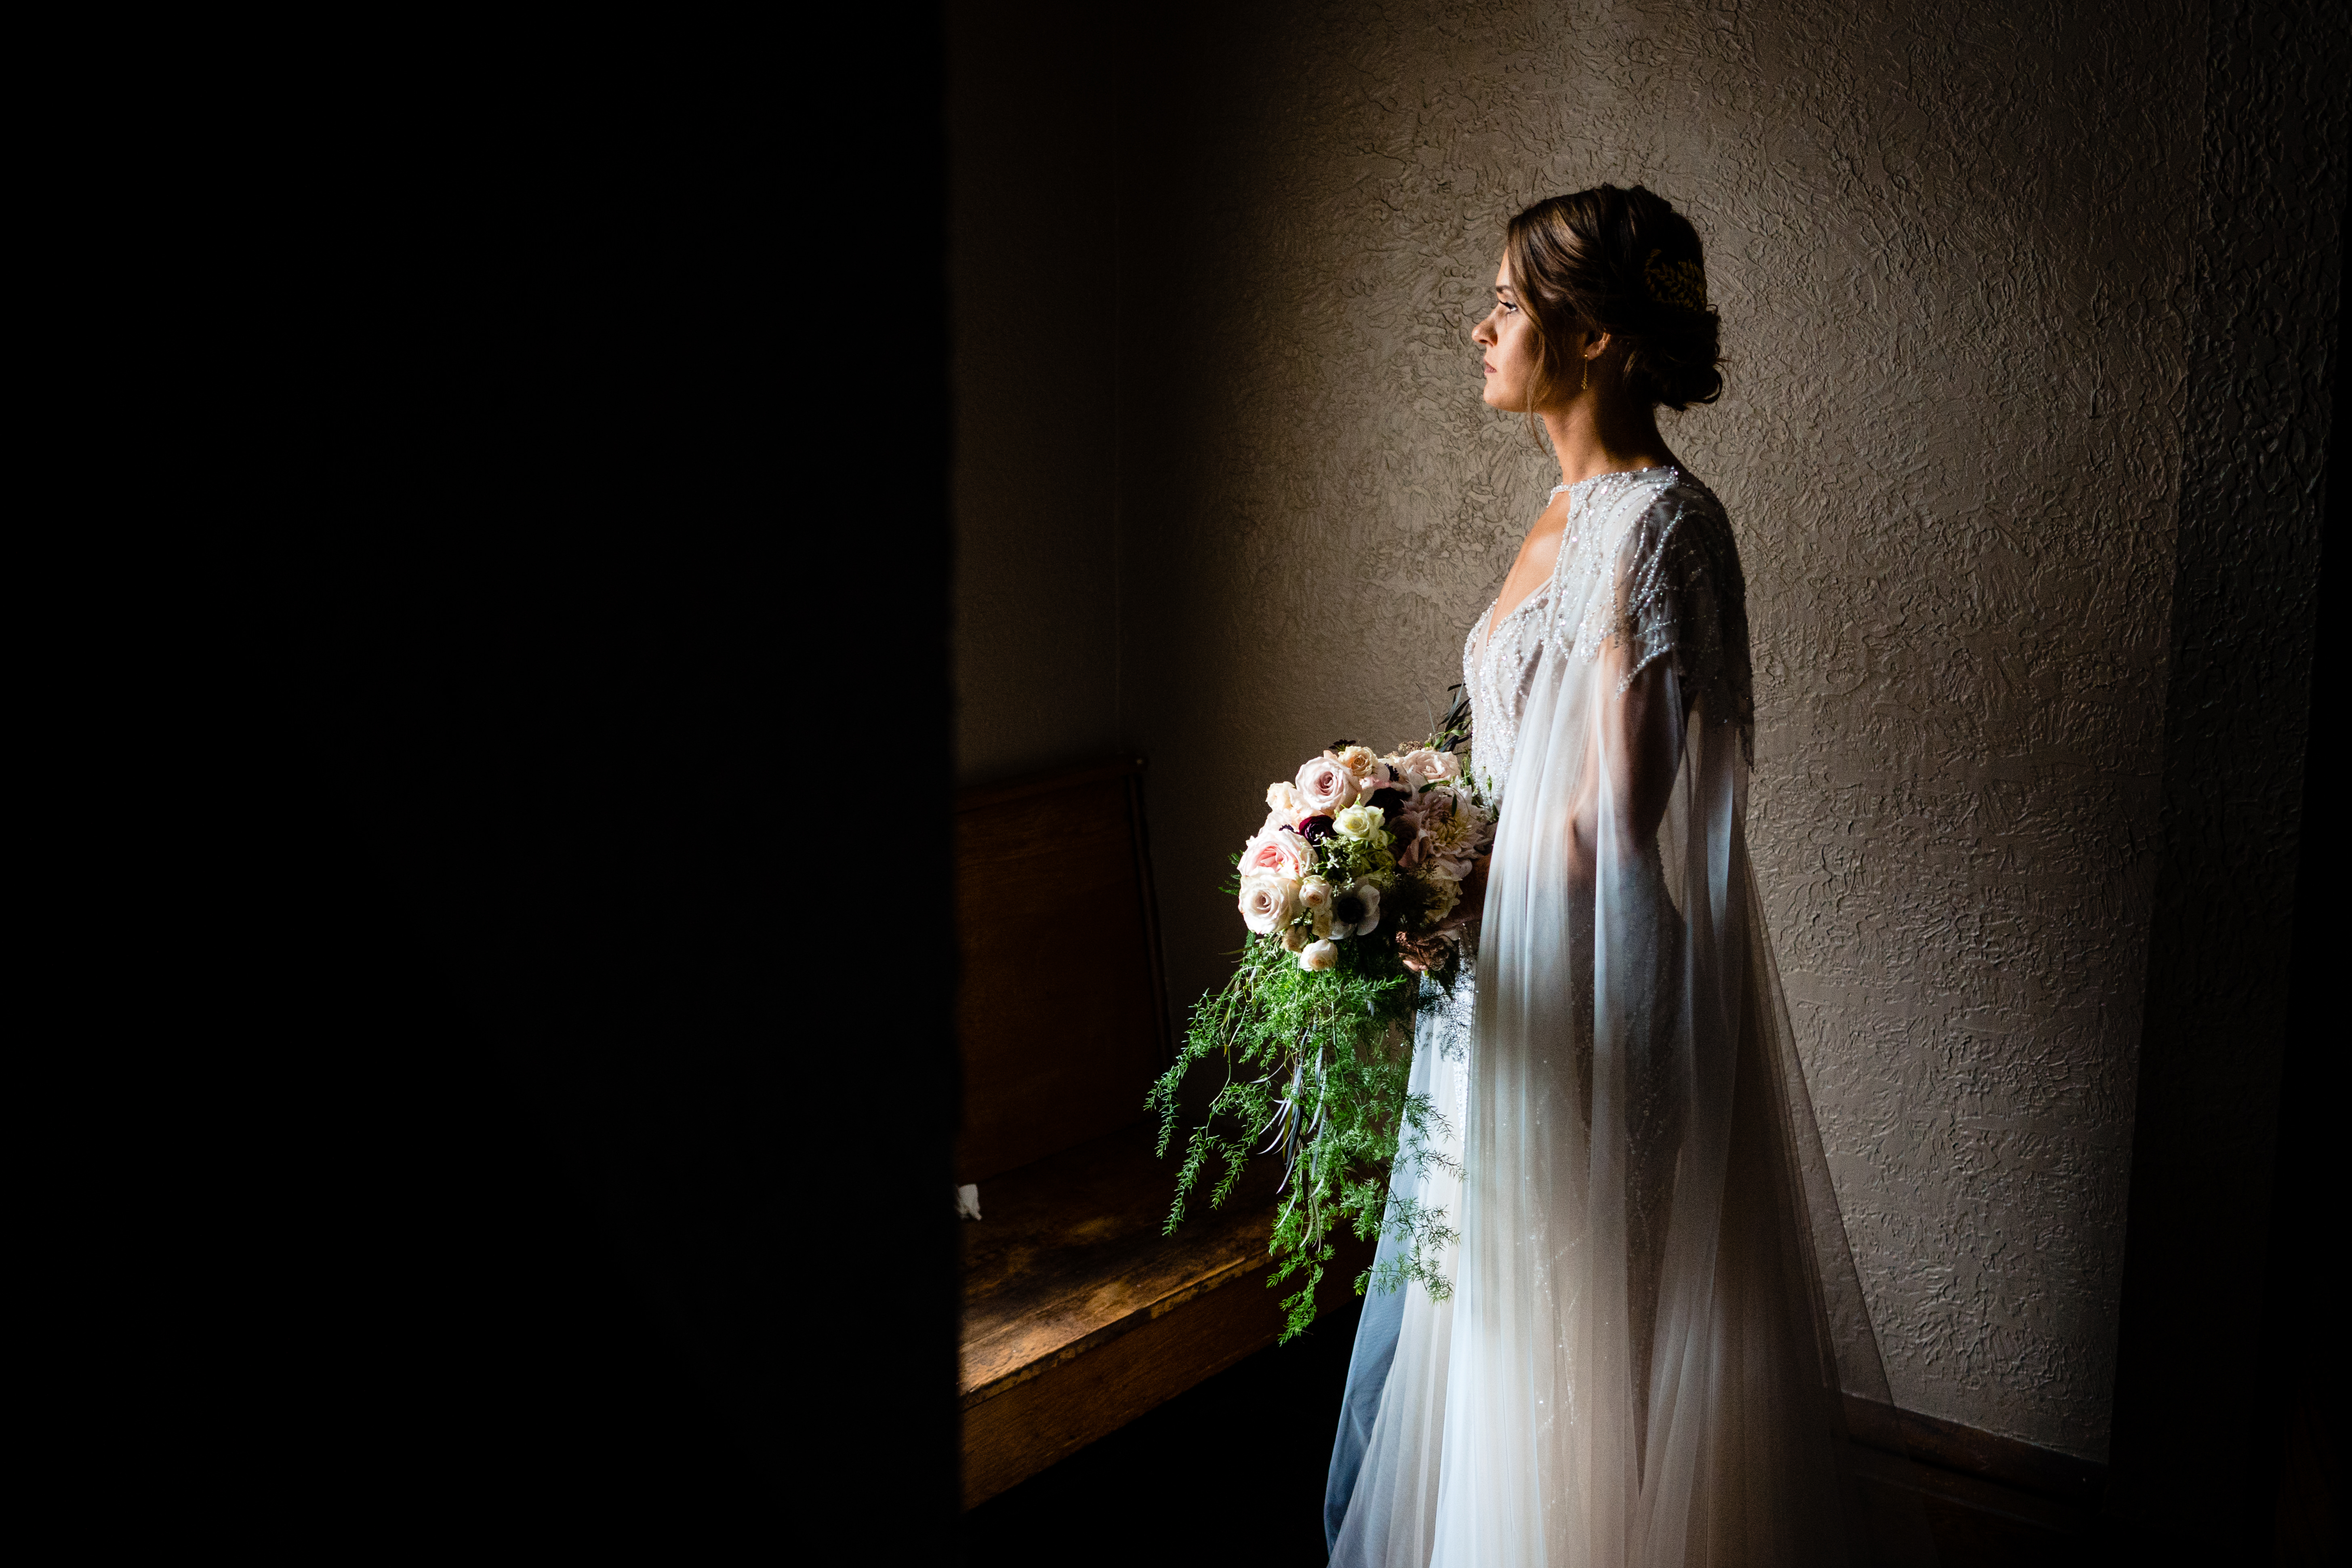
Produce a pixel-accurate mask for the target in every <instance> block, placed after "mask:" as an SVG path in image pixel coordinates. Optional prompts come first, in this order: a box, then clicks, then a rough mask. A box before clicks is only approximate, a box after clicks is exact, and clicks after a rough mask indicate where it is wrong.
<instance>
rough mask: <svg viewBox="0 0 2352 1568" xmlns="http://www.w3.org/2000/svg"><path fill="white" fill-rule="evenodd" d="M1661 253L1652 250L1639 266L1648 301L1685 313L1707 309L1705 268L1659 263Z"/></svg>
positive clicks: (1682, 262) (1694, 264) (1690, 264)
mask: <svg viewBox="0 0 2352 1568" xmlns="http://www.w3.org/2000/svg"><path fill="white" fill-rule="evenodd" d="M1662 255H1664V252H1663V251H1658V250H1653V251H1652V252H1650V258H1649V259H1648V260H1647V261H1644V262H1643V263H1642V281H1643V283H1645V284H1647V285H1648V286H1649V289H1650V298H1651V299H1653V300H1656V301H1657V302H1658V303H1659V304H1661V305H1674V306H1677V307H1679V308H1680V309H1682V310H1706V268H1703V267H1701V266H1700V265H1699V264H1698V263H1697V262H1696V261H1660V260H1659V259H1658V258H1659V257H1660V256H1662Z"/></svg>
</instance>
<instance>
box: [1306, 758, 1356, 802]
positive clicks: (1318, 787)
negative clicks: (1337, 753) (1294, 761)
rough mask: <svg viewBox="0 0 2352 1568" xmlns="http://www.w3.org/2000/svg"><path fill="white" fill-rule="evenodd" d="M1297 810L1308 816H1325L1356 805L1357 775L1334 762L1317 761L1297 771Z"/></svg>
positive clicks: (1318, 759)
mask: <svg viewBox="0 0 2352 1568" xmlns="http://www.w3.org/2000/svg"><path fill="white" fill-rule="evenodd" d="M1296 788H1297V793H1298V804H1299V806H1300V808H1301V809H1302V810H1303V811H1304V812H1305V813H1306V814H1307V816H1330V815H1331V814H1332V813H1333V812H1335V811H1339V810H1340V809H1341V808H1343V807H1345V806H1349V805H1354V804H1355V803H1356V775H1355V774H1353V773H1349V771H1348V770H1347V769H1346V768H1343V767H1341V766H1340V765H1339V762H1338V761H1337V759H1335V758H1331V757H1318V758H1316V759H1315V760H1314V761H1313V762H1311V763H1307V764H1306V765H1305V766H1304V767H1302V768H1300V769H1299V770H1298V781H1297V785H1296Z"/></svg>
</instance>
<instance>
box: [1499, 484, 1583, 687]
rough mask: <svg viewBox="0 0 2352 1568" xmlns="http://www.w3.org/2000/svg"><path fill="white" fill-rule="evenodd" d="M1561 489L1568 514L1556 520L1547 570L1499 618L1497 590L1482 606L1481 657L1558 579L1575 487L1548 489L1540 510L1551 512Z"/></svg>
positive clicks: (1573, 512) (1505, 583)
mask: <svg viewBox="0 0 2352 1568" xmlns="http://www.w3.org/2000/svg"><path fill="white" fill-rule="evenodd" d="M1600 477H1601V476H1600V475H1598V474H1595V475H1594V476H1593V478H1594V479H1599V478H1600ZM1562 490H1566V491H1567V492H1568V511H1567V513H1566V515H1565V516H1563V517H1561V519H1560V520H1559V548H1557V549H1555V550H1554V551H1553V552H1552V556H1551V570H1550V571H1549V572H1547V573H1545V574H1543V580H1542V581H1541V582H1539V583H1538V584H1536V585H1535V586H1534V587H1532V588H1530V589H1528V591H1527V592H1526V593H1524V594H1522V595H1519V602H1518V603H1517V604H1516V605H1512V606H1511V607H1510V609H1509V610H1508V611H1506V612H1505V613H1503V614H1501V615H1497V614H1496V611H1498V610H1501V609H1502V608H1503V595H1502V593H1501V591H1500V590H1499V589H1498V590H1497V591H1496V595H1495V597H1494V599H1493V601H1492V602H1491V603H1489V604H1488V605H1487V606H1486V635H1485V637H1482V638H1481V639H1480V640H1479V651H1480V653H1481V654H1482V655H1483V654H1484V653H1485V651H1486V648H1487V647H1491V646H1492V645H1493V643H1494V640H1495V634H1496V632H1498V631H1500V630H1502V629H1503V627H1504V626H1505V625H1506V624H1507V623H1508V622H1509V621H1510V620H1511V618H1512V617H1513V616H1517V614H1518V613H1519V612H1520V611H1521V610H1524V609H1526V608H1527V607H1528V605H1532V604H1534V603H1535V602H1536V599H1537V596H1538V595H1541V594H1542V593H1543V592H1544V591H1545V590H1546V589H1548V588H1549V587H1550V586H1551V585H1552V584H1553V583H1554V582H1555V581H1557V580H1558V579H1559V563H1560V558H1561V557H1562V556H1563V555H1565V554H1566V553H1567V552H1568V524H1569V520H1570V518H1573V517H1574V516H1575V515H1576V487H1575V486H1574V485H1554V486H1553V487H1552V491H1551V495H1549V496H1546V497H1545V498H1544V510H1547V511H1549V510H1551V503H1552V497H1553V496H1557V495H1559V493H1560V491H1562ZM1512 564H1514V565H1517V563H1516V562H1514V563H1512ZM1510 585H1511V582H1510V578H1509V576H1508V574H1506V575H1505V576H1504V579H1503V586H1504V587H1505V588H1507V587H1509V586H1510Z"/></svg>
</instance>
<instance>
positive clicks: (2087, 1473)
mask: <svg viewBox="0 0 2352 1568" xmlns="http://www.w3.org/2000/svg"><path fill="white" fill-rule="evenodd" d="M1845 1408H1846V1425H1847V1426H1848V1427H1849V1428H1850V1429H1851V1430H1852V1431H1853V1439H1854V1441H1855V1442H1857V1443H1860V1444H1862V1445H1863V1446H1864V1447H1871V1448H1877V1449H1880V1450H1882V1451H1884V1452H1886V1453H1891V1454H1899V1455H1903V1456H1905V1457H1906V1458H1910V1459H1912V1460H1914V1461H1916V1462H1917V1463H1919V1464H1922V1465H1928V1466H1932V1467H1934V1468H1937V1469H1942V1470H1948V1471H1951V1472H1953V1473H1955V1474H1957V1475H1961V1476H1968V1477H1971V1478H1973V1479H1977V1480H1980V1481H1990V1482H1993V1483H1995V1484H1996V1485H1999V1486H2004V1487H2010V1488H2012V1489H2016V1490H2018V1491H2021V1492H2028V1493H2031V1494H2032V1495H2033V1496H2034V1497H2037V1498H2043V1499H2047V1500H2050V1501H2052V1502H2058V1503H2064V1504H2066V1505H2068V1506H2070V1507H2074V1508H2081V1509H2096V1508H2097V1507H2098V1506H2099V1503H2100V1501H2101V1500H2102V1499H2104V1498H2105V1495H2106V1489H2107V1468H2106V1466H2105V1465H2100V1464H2094V1463H2093V1462H2091V1461H2090V1460H2088V1459H2078V1458H2074V1456H2073V1455H2071V1454H2062V1453H2059V1452H2058V1451H2057V1450H2055V1449H2053V1448H2043V1447H2036V1446H2035V1445H2033V1444H2032V1443H2024V1442H2020V1441H2019V1440H2018V1439H2017V1438H2014V1437H2003V1436H1998V1435H1997V1434H1994V1433H1991V1432H1985V1431H1980V1430H1979V1429H1978V1428H1976V1427H1974V1426H1963V1425H1961V1424H1960V1423H1959V1422H1958V1421H1946V1420H1943V1419H1941V1418H1939V1417H1937V1416H1934V1415H1920V1414H1919V1413H1918V1412H1917V1411H1916V1410H1904V1409H1899V1408H1897V1407H1895V1406H1894V1405H1881V1404H1879V1403H1878V1402H1877V1401H1875V1400H1871V1399H1862V1398H1858V1397H1856V1396H1855V1395H1853V1394H1847V1395H1846V1400H1845Z"/></svg>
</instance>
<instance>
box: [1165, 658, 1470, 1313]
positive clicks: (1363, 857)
mask: <svg viewBox="0 0 2352 1568" xmlns="http://www.w3.org/2000/svg"><path fill="white" fill-rule="evenodd" d="M1468 720H1469V713H1468V707H1467V704H1466V703H1462V702H1457V703H1456V704H1455V705H1454V708H1453V710H1451V711H1449V712H1448V713H1447V715H1446V717H1445V721H1444V723H1443V724H1442V725H1440V726H1439V728H1438V733H1437V734H1436V735H1435V736H1433V738H1432V742H1431V743H1432V745H1433V747H1441V748H1451V747H1454V746H1457V745H1459V746H1461V747H1462V748H1463V749H1464V750H1465V751H1466V749H1467V739H1468V729H1469V723H1468ZM1345 744H1346V742H1338V743H1337V744H1335V747H1334V749H1335V750H1339V749H1341V748H1343V747H1344V746H1345ZM1385 843H1386V841H1385V839H1384V838H1383V839H1378V840H1366V841H1364V842H1362V843H1360V844H1343V843H1340V842H1339V841H1338V840H1327V841H1326V843H1325V845H1324V846H1323V847H1322V850H1321V853H1322V854H1323V855H1324V856H1326V857H1327V858H1328V860H1327V862H1326V864H1328V866H1329V872H1328V874H1329V875H1331V876H1332V878H1333V879H1334V880H1338V879H1339V878H1340V877H1342V876H1345V877H1360V878H1364V879H1368V880H1370V881H1372V882H1373V883H1375V884H1377V885H1379V886H1381V887H1382V888H1383V889H1394V890H1395V892H1396V893H1398V894H1402V895H1404V896H1403V897H1401V898H1395V899H1393V900H1388V899H1385V898H1384V912H1386V910H1387V909H1388V908H1391V907H1393V908H1394V909H1395V910H1396V912H1397V913H1398V915H1399V916H1400V917H1401V918H1400V920H1399V921H1398V922H1397V925H1399V926H1408V927H1410V928H1412V929H1427V928H1426V927H1425V926H1420V925H1419V924H1418V922H1417V921H1415V920H1414V914H1415V911H1414V910H1413V906H1412V902H1411V900H1412V897H1413V896H1414V895H1415V894H1416V893H1417V892H1418V891H1419V889H1415V888H1413V887H1412V885H1411V884H1409V883H1402V882H1401V880H1400V879H1399V877H1398V875H1397V872H1396V869H1395V860H1394V858H1393V857H1392V856H1391V855H1390V854H1389V853H1388V851H1387V849H1386V847H1385ZM1437 912H1442V911H1437ZM1394 929H1396V926H1391V927H1390V928H1388V929H1386V930H1383V931H1380V932H1379V933H1377V934H1374V935H1367V936H1362V937H1359V938H1357V939H1355V940H1352V941H1347V942H1338V943H1337V944H1335V945H1336V946H1337V948H1338V959H1337V964H1336V967H1333V968H1329V969H1325V970H1319V971H1308V970H1305V969H1302V968H1301V967H1300V965H1299V963H1298V962H1297V957H1296V955H1295V954H1294V953H1293V952H1292V951H1291V950H1290V948H1289V947H1287V946H1286V944H1285V943H1284V942H1283V940H1282V938H1281V937H1279V936H1276V935H1256V936H1252V937H1251V938H1250V940H1249V943H1248V945H1247V946H1245V947H1244V948H1243V949H1242V951H1241V952H1240V953H1239V954H1238V958H1239V963H1238V964H1237V965H1236V967H1235V970H1234V976H1233V978H1232V979H1231V980H1229V981H1227V982H1226V984H1225V986H1224V988H1223V990H1222V991H1218V992H1214V993H1212V994H1208V995H1205V996H1203V997H1202V999H1201V1001H1200V1003H1199V1005H1196V1006H1195V1007H1194V1008H1193V1010H1192V1021H1191V1023H1190V1025H1189V1026H1187V1028H1186V1030H1185V1037H1184V1044H1183V1047H1182V1048H1181V1050H1180V1051H1179V1052H1178V1053H1177V1058H1176V1060H1175V1062H1174V1064H1173V1065H1172V1066H1171V1067H1170V1068H1169V1069H1168V1071H1167V1072H1166V1073H1165V1074H1164V1075H1162V1076H1161V1078H1160V1081H1159V1082H1158V1083H1157V1084H1156V1085H1154V1086H1153V1088H1152V1090H1151V1094H1150V1100H1149V1104H1150V1107H1151V1108H1152V1109H1153V1110H1157V1111H1158V1112H1159V1114H1160V1154H1161V1155H1163V1156H1165V1155H1166V1154H1167V1153H1168V1152H1169V1150H1170V1148H1171V1145H1172V1144H1174V1142H1176V1137H1177V1131H1178V1127H1177V1123H1178V1121H1179V1120H1180V1119H1181V1114H1182V1111H1181V1104H1180V1101H1179V1098H1178V1096H1179V1090H1180V1089H1181V1085H1182V1083H1183V1081H1184V1079H1185V1077H1186V1075H1187V1074H1188V1073H1189V1072H1190V1071H1191V1070H1192V1068H1193V1067H1194V1066H1195V1065H1196V1064H1198V1063H1201V1062H1203V1061H1206V1060H1208V1059H1209V1058H1213V1057H1214V1058H1221V1059H1222V1060H1223V1066H1224V1069H1225V1080H1224V1082H1223V1085H1221V1086H1220V1087H1219V1089H1217V1092H1216V1095H1215V1097H1214V1098H1213V1100H1211V1101H1210V1102H1209V1107H1208V1113H1207V1118H1206V1120H1204V1121H1202V1123H1201V1124H1200V1125H1199V1126H1198V1127H1195V1128H1194V1129H1192V1131H1191V1133H1190V1134H1189V1135H1188V1136H1187V1137H1186V1138H1185V1140H1184V1144H1183V1163H1182V1166H1181V1169H1180V1170H1179V1171H1178V1173H1177V1177H1176V1199H1175V1203H1174V1205H1173V1206H1172V1207H1171V1209H1170V1211H1169V1215H1168V1225H1167V1229H1168V1230H1169V1231H1171V1232H1172V1231H1174V1230H1175V1228H1176V1227H1177V1226H1179V1225H1181V1223H1182V1222H1183V1219H1184V1215H1185V1207H1186V1205H1187V1202H1188V1201H1189V1200H1190V1199H1191V1198H1192V1195H1193V1194H1195V1192H1196V1190H1197V1189H1198V1188H1199V1187H1200V1185H1201V1184H1202V1181H1203V1180H1204V1179H1205V1180H1206V1181H1207V1182H1208V1184H1209V1186H1208V1193H1209V1201H1210V1203H1211V1204H1212V1205H1223V1203H1224V1201H1225V1199H1226V1198H1227V1197H1229V1196H1230V1195H1231V1194H1232V1193H1233V1191H1234V1187H1235V1186H1236V1185H1237V1184H1239V1183H1240V1181H1241V1178H1242V1174H1243V1173H1244V1170H1245V1169H1246V1168H1247V1166H1248V1163H1249V1161H1250V1159H1251V1158H1252V1157H1253V1155H1254V1154H1260V1155H1262V1154H1271V1153H1276V1152H1279V1153H1280V1154H1281V1156H1282V1157H1283V1160H1284V1162H1285V1171H1284V1177H1283V1186H1282V1193H1283V1199H1282V1205H1281V1207H1280V1209H1279V1211H1278V1212H1277V1214H1276V1221H1275V1228H1274V1234H1273V1237H1272V1238H1271V1240H1270V1242H1269V1244H1268V1249H1269V1251H1270V1252H1271V1253H1272V1254H1273V1256H1274V1258H1275V1259H1276V1268H1275V1271H1274V1273H1273V1275H1272V1276H1271V1277H1270V1278H1269V1279H1267V1281H1266V1283H1267V1284H1268V1285H1269V1286H1276V1285H1280V1284H1283V1283H1284V1282H1286V1281H1290V1280H1299V1283H1298V1284H1297V1289H1295V1290H1294V1291H1293V1292H1292V1293H1291V1294H1290V1295H1288V1296H1286V1297H1285V1298H1284V1299H1283V1301H1282V1306H1283V1309H1284V1312H1285V1314H1286V1323H1285V1327H1284V1331H1283V1334H1282V1338H1283V1341H1284V1342H1288V1341H1289V1340H1290V1339H1292V1338H1293V1337H1295V1336H1296V1335H1297V1334H1298V1333H1299V1332H1300V1331H1303V1330H1305V1329H1306V1328H1307V1327H1308V1325H1310V1324H1311V1323H1313V1322H1314V1321H1315V1292H1316V1289H1317V1287H1318V1285H1320V1283H1321V1282H1322V1279H1323V1272H1324V1268H1325V1266H1326V1265H1327V1264H1328V1263H1329V1262H1330V1261H1331V1258H1332V1254H1333V1250H1334V1240H1335V1238H1336V1237H1338V1235H1339V1232H1340V1227H1342V1226H1347V1227H1349V1228H1351V1229H1352V1230H1353V1231H1354V1232H1355V1234H1356V1236H1357V1237H1359V1238H1360V1239H1364V1240H1370V1238H1371V1237H1374V1236H1376V1235H1378V1234H1379V1233H1380V1232H1381V1230H1382V1228H1383V1227H1385V1228H1386V1229H1388V1230H1389V1231H1390V1232H1391V1234H1393V1235H1394V1236H1396V1237H1398V1239H1399V1242H1400V1243H1401V1245H1400V1246H1399V1247H1396V1248H1394V1249H1393V1253H1392V1257H1391V1261H1390V1262H1389V1263H1387V1264H1385V1265H1382V1266H1381V1267H1379V1268H1368V1269H1366V1270H1365V1271H1364V1272H1363V1273H1362V1274H1360V1275H1359V1276H1358V1277H1357V1279H1356V1281H1355V1287H1356V1290H1357V1293H1358V1294H1362V1293H1363V1291H1364V1290H1365V1289H1366V1288H1367V1287H1368V1286H1370V1287H1373V1288H1377V1289H1384V1290H1388V1289H1402V1288H1403V1287H1404V1286H1405V1285H1406V1284H1408V1283H1411V1282H1415V1281H1417V1282H1419V1283H1420V1284H1421V1285H1422V1286H1423V1288H1424V1289H1427V1290H1428V1291H1429V1293H1430V1295H1431V1296H1432V1297H1433V1298H1434V1299H1436V1300H1444V1299H1445V1298H1446V1297H1447V1296H1448V1295H1449V1294H1450V1293H1451V1289H1452V1288H1451V1285H1450V1284H1449V1282H1448V1281H1447V1280H1446V1279H1445V1278H1444V1275H1443V1274H1442V1273H1440V1272H1439V1270H1438V1268H1437V1267H1436V1262H1435V1259H1436V1258H1437V1257H1438V1255H1439V1252H1440V1250H1441V1249H1442V1248H1443V1247H1444V1246H1445V1245H1446V1244H1447V1243H1449V1242H1451V1241H1453V1240H1454V1232H1453V1231H1452V1230H1450V1229H1448V1228H1447V1227H1446V1225H1445V1215H1444V1212H1443V1211H1442V1210H1439V1209H1435V1208H1432V1207H1430V1206H1428V1205H1423V1204H1418V1203H1415V1202H1413V1201H1412V1200H1410V1199H1406V1198H1402V1197H1395V1198H1391V1195H1390V1193H1389V1178H1390V1175H1391V1173H1392V1172H1393V1171H1394V1170H1395V1169H1396V1168H1397V1165H1398V1163H1399V1162H1400V1161H1402V1162H1403V1163H1405V1164H1406V1165H1408V1166H1416V1167H1427V1166H1430V1165H1433V1164H1439V1163H1445V1156H1444V1154H1442V1153H1441V1152H1439V1150H1438V1144H1439V1142H1440V1140H1441V1139H1442V1138H1443V1136H1444V1133H1445V1131H1446V1129H1445V1128H1444V1125H1443V1122H1442V1121H1441V1119H1440V1118H1439V1117H1438V1115H1437V1113H1436V1111H1435V1110H1433V1107H1432V1106H1431V1103H1430V1100H1429V1097H1428V1096H1427V1095H1419V1094H1412V1093H1410V1092H1408V1090H1409V1087H1410V1081H1411V1075H1412V1041H1413V1024H1414V1020H1415V1018H1416V1016H1418V1014H1419V1013H1420V1011H1421V1009H1422V1008H1423V1007H1424V1006H1427V1005H1433V1004H1434V1001H1435V997H1434V995H1433V994H1431V995H1424V988H1423V984H1422V976H1421V975H1419V974H1418V973H1414V972H1413V971H1412V970H1411V969H1408V968H1407V967H1405V964H1404V963H1403V961H1402V957H1401V956H1400V955H1399V953H1398V951H1397V948H1396V944H1395V942H1394V941H1393V940H1392V938H1391V934H1390V932H1391V931H1393V930H1394ZM1436 978H1437V980H1438V983H1439V984H1443V985H1445V986H1447V987H1449V988H1450V986H1451V984H1452V974H1451V973H1450V972H1449V973H1445V974H1443V975H1440V976H1437V977H1436ZM1302 1275H1303V1276H1304V1278H1303V1279H1300V1277H1301V1276H1302Z"/></svg>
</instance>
